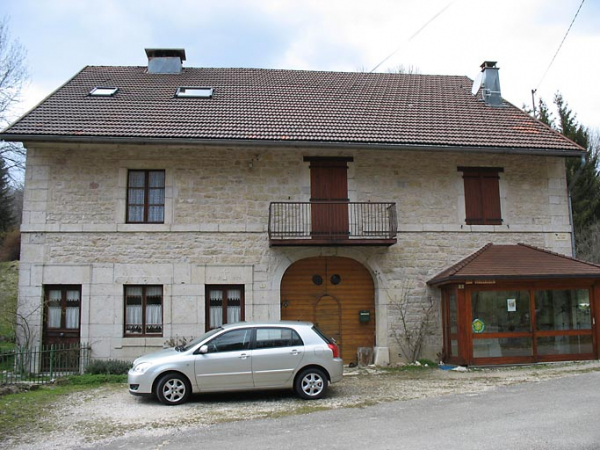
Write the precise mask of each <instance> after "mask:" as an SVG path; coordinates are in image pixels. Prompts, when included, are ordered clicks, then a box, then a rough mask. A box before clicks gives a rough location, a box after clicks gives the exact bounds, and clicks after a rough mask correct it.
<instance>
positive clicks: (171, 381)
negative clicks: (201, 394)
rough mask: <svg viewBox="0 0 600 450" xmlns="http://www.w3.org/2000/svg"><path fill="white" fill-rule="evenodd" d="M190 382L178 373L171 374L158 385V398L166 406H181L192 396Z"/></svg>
mask: <svg viewBox="0 0 600 450" xmlns="http://www.w3.org/2000/svg"><path fill="white" fill-rule="evenodd" d="M190 391H191V388H190V384H189V382H188V380H187V379H186V378H185V377H184V376H183V375H179V374H177V373H169V374H167V375H165V376H164V377H162V378H161V379H160V380H159V381H158V383H157V385H156V397H158V400H159V401H160V402H161V403H162V404H164V405H169V406H173V405H180V404H181V403H183V402H185V401H186V400H187V399H188V397H189V396H190Z"/></svg>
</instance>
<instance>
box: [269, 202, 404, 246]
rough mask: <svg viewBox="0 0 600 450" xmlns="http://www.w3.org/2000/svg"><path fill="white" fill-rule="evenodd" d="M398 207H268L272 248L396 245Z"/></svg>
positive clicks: (334, 204)
mask: <svg viewBox="0 0 600 450" xmlns="http://www.w3.org/2000/svg"><path fill="white" fill-rule="evenodd" d="M397 230H398V219H397V216H396V204H395V203H371V202H357V203H351V202H342V201H320V202H273V203H271V205H270V206H269V243H270V245H271V246H308V245H320V246H324V245H325V246H334V245H335V246H341V245H379V246H390V245H393V244H395V243H396V233H397Z"/></svg>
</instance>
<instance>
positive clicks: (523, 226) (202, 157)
mask: <svg viewBox="0 0 600 450" xmlns="http://www.w3.org/2000/svg"><path fill="white" fill-rule="evenodd" d="M27 147H28V160H27V172H26V186H25V205H24V215H23V226H22V231H23V244H22V246H23V247H22V262H21V276H20V305H21V311H22V312H26V313H27V314H29V317H30V320H31V324H32V325H33V326H34V327H36V328H37V330H38V335H39V330H40V328H39V327H40V326H41V320H42V318H41V307H40V305H41V299H42V292H43V286H44V285H47V284H80V285H81V286H82V320H81V333H82V340H83V341H89V342H91V343H92V348H93V356H95V357H100V358H134V357H136V356H138V355H139V354H141V353H144V352H146V351H148V349H149V348H150V347H161V346H162V345H163V343H164V342H165V341H166V340H168V339H169V338H171V337H175V336H185V337H189V336H197V335H198V334H199V333H200V332H201V331H202V330H204V325H205V317H204V316H205V312H204V311H205V308H204V304H205V285H206V284H243V285H244V287H245V295H246V318H247V319H257V320H263V319H264V320H267V319H268V320H276V319H278V318H279V285H280V282H281V278H282V276H283V274H284V272H285V270H286V269H287V268H288V267H289V265H290V264H292V263H293V262H295V261H297V260H299V259H302V258H306V257H312V256H319V255H328V256H335V255H338V256H344V257H350V258H354V259H356V260H357V261H359V262H361V263H362V264H363V265H365V267H367V268H368V270H369V271H370V272H371V274H372V276H373V279H374V281H375V289H376V298H375V304H376V308H377V345H378V346H380V347H392V350H391V354H392V359H394V357H395V355H396V354H397V349H394V345H395V344H394V342H393V339H391V337H390V333H391V327H393V326H394V324H395V323H396V321H397V317H395V316H394V314H392V313H391V310H390V307H389V305H390V302H391V301H393V300H394V299H397V298H398V296H400V295H402V289H403V286H404V285H406V282H407V281H409V282H410V283H412V285H413V286H414V289H413V291H414V292H413V293H412V295H413V297H414V298H417V299H418V298H421V299H424V298H427V296H431V297H433V298H434V299H435V300H436V301H437V300H439V295H440V294H439V291H438V290H437V289H429V288H428V287H427V286H426V284H425V282H426V281H427V280H428V279H429V278H431V277H432V276H434V275H435V274H436V273H438V272H440V271H441V270H443V269H444V268H446V267H447V266H449V265H451V264H453V263H454V262H456V261H458V260H460V259H462V258H464V257H465V256H467V255H468V254H470V253H472V252H474V251H476V250H478V249H479V248H481V247H482V246H483V245H485V244H487V243H489V242H494V243H517V242H524V243H529V244H533V245H536V246H539V247H543V248H548V249H550V250H553V251H556V252H560V253H565V254H570V225H569V215H568V206H567V196H566V181H565V173H564V160H563V159H562V158H550V157H541V156H523V155H521V156H514V155H513V156H510V155H493V154H489V155H485V154H473V153H443V152H437V153H436V152H417V151H406V150H396V151H381V150H377V151H375V150H366V149H352V150H346V151H342V150H327V149H317V148H310V149H301V148H300V149H291V148H285V149H283V148H261V147H251V148H250V147H245V148H216V147H214V148H211V147H173V148H171V147H161V146H156V147H153V146H122V145H114V146H92V145H55V146H51V145H40V144H30V145H28V146H27ZM304 156H350V157H353V162H351V163H349V171H348V189H349V197H350V200H351V201H361V202H368V201H372V202H396V204H397V211H398V221H399V233H398V243H397V244H395V245H393V246H391V247H316V248H313V247H269V242H268V237H267V227H268V210H269V203H270V202H274V201H308V200H309V198H310V174H309V169H308V163H306V162H304V161H303V157H304ZM457 166H494V167H503V168H504V172H502V173H501V176H500V194H501V203H502V215H503V219H504V221H503V224H502V225H499V226H467V225H465V223H464V217H465V206H464V192H463V180H462V173H461V172H459V171H457ZM128 169H164V170H165V171H166V201H165V213H166V214H165V215H166V217H165V223H164V224H159V225H134V224H126V223H125V205H126V184H127V170H128ZM126 284H162V285H163V286H164V323H165V328H164V333H163V334H164V336H163V337H161V338H124V337H123V315H124V306H123V286H124V285H126ZM415 311H418V308H416V309H415ZM415 320H418V319H415ZM440 332H441V326H438V327H437V329H436V330H435V333H434V335H433V336H432V337H431V338H430V339H429V347H428V348H427V350H426V355H428V356H430V357H433V356H435V354H436V353H437V352H438V351H439V350H440V346H441V344H440V342H441V339H440Z"/></svg>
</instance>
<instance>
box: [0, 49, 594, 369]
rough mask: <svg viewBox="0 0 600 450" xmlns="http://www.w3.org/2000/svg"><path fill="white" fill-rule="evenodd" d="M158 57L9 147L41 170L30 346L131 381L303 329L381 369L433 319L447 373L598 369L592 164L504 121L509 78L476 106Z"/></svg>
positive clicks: (109, 73)
mask: <svg viewBox="0 0 600 450" xmlns="http://www.w3.org/2000/svg"><path fill="white" fill-rule="evenodd" d="M146 53H147V56H148V66H147V67H85V68H84V69H82V70H81V71H80V72H79V73H78V74H76V75H75V76H74V77H73V78H72V79H70V80H69V81H67V82H66V83H65V84H64V85H63V86H61V87H60V88H58V89H57V90H56V91H55V92H54V93H53V94H51V95H50V96H49V97H48V98H47V99H45V100H44V101H43V102H42V103H41V104H40V105H38V106H37V107H36V108H34V109H33V110H32V111H31V112H29V113H27V114H26V115H25V116H24V117H22V118H21V119H20V120H18V121H17V122H16V123H14V124H13V125H11V126H10V127H9V128H7V129H6V130H4V131H3V132H2V134H1V135H0V137H1V138H2V139H5V140H12V141H21V142H23V143H24V145H25V146H26V148H27V169H26V182H25V205H24V213H23V223H22V228H21V230H22V253H21V265H20V282H19V308H20V314H21V315H22V316H23V317H27V318H28V321H29V325H30V328H31V330H32V333H33V341H34V342H36V343H42V344H51V343H56V342H89V343H90V344H91V347H92V354H93V356H94V357H96V358H118V359H132V358H134V357H137V356H139V355H140V354H142V353H145V352H148V351H150V350H153V349H156V348H161V347H163V345H165V343H166V342H168V341H170V342H174V341H177V340H178V339H181V338H189V337H191V336H198V335H199V334H201V333H202V332H204V331H205V330H208V329H211V328H213V327H216V326H219V325H220V324H222V323H228V322H235V321H240V320H279V319H289V320H309V321H313V322H316V323H317V324H318V325H319V327H320V328H321V329H322V330H323V331H324V332H326V333H327V334H329V335H331V336H333V337H335V338H336V340H337V341H338V343H339V344H340V347H341V350H342V355H343V358H344V360H345V361H346V362H348V363H349V362H353V361H355V360H356V358H357V356H356V355H357V350H358V349H359V348H372V349H374V354H375V360H376V362H378V363H381V364H385V363H386V362H388V361H390V360H391V361H395V360H397V359H398V358H399V357H400V358H406V357H408V355H407V352H406V350H404V349H403V348H402V347H401V346H400V343H401V340H400V341H399V340H397V339H396V337H397V336H398V334H399V333H400V334H402V329H401V326H400V324H401V323H402V322H403V321H406V322H407V323H408V325H409V326H414V325H415V324H419V323H420V321H422V320H423V311H424V310H425V309H426V307H427V305H429V304H432V305H433V306H434V314H433V315H432V316H431V317H429V319H431V323H430V326H429V329H428V332H427V334H426V336H425V342H424V352H423V355H424V356H428V357H430V358H435V357H436V356H437V355H440V356H441V357H442V358H444V359H445V360H447V361H453V362H456V363H467V364H476V363H489V364H493V363H498V362H528V361H541V360H555V359H576V358H580V359H586V358H592V357H597V356H598V347H597V344H596V342H597V341H598V339H597V336H596V334H597V329H596V326H595V322H594V321H593V320H592V319H593V318H594V317H595V315H596V314H597V311H598V309H599V308H598V307H597V306H596V305H595V303H594V302H596V301H598V299H599V298H600V295H599V292H598V284H597V280H598V279H599V277H600V268H598V267H596V266H592V265H590V264H586V263H583V262H579V261H576V260H573V259H571V258H569V256H571V240H572V227H571V223H570V217H569V200H568V189H567V184H566V177H565V159H566V158H568V157H581V155H582V152H583V149H581V148H580V147H578V146H577V145H575V144H574V143H572V142H571V141H569V140H567V139H566V138H564V137H563V136H561V135H560V134H558V133H556V132H554V131H552V130H550V129H549V128H547V127H546V126H545V125H543V124H541V123H540V122H538V121H536V120H534V119H532V118H531V117H529V116H528V115H527V114H525V113H524V112H522V111H520V110H519V109H518V108H516V107H514V106H513V105H511V104H509V103H508V102H506V101H504V100H503V99H502V98H501V96H500V88H499V82H498V69H497V67H496V66H495V63H490V62H486V63H484V65H482V75H483V82H482V85H481V86H476V87H475V88H474V89H473V91H475V93H474V94H473V93H472V85H473V82H472V81H471V80H470V79H468V78H467V77H463V76H431V75H414V74H411V75H406V74H381V73H348V72H313V71H292V70H263V69H209V68H187V67H184V64H183V62H184V61H185V51H184V50H181V49H147V50H146ZM518 243H523V244H526V245H521V246H519V245H517V244H518ZM492 244H493V245H492ZM524 249H525V250H527V251H531V252H534V253H535V255H537V257H533V258H531V257H529V256H530V255H529V254H525V253H524V252H523V250H524ZM497 250H502V251H501V252H500V254H498V251H497ZM481 257H483V258H488V259H487V260H486V261H487V264H479V263H478V261H479V258H481ZM489 258H491V259H489ZM556 261H560V262H562V263H563V264H560V263H557V264H554V262H556ZM555 266H556V267H558V268H555ZM515 267H516V268H517V270H516V271H515V270H512V271H510V270H509V269H510V268H513V269H514V268H515ZM548 267H554V268H555V269H556V270H550V271H549V270H547V268H548ZM469 268H471V269H473V271H471V272H469ZM502 268H504V269H506V270H504V269H502ZM404 301H407V303H406V304H404V303H403V302H404ZM403 306H406V308H403ZM540 309H542V310H543V313H544V314H545V315H544V317H545V318H544V321H543V323H544V327H546V328H544V329H543V330H542V329H540V328H539V326H540V324H541V323H542V321H541V319H538V322H536V321H535V317H536V316H538V317H539V315H538V311H539V310H540ZM563 310H564V311H563ZM561 311H562V312H561ZM517 314H519V320H517V319H515V317H516V315H517ZM561 314H562V315H561ZM563 316H564V317H563ZM565 320H566V322H565ZM559 322H560V323H559ZM565 323H566V325H565ZM400 339H401V338H400Z"/></svg>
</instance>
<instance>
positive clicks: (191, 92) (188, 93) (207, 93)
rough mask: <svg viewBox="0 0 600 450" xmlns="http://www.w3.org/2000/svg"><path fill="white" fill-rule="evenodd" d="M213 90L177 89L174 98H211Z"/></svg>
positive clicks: (208, 88) (204, 88) (202, 88)
mask: <svg viewBox="0 0 600 450" xmlns="http://www.w3.org/2000/svg"><path fill="white" fill-rule="evenodd" d="M213 91H214V89H213V88H211V87H183V86H182V87H179V88H177V92H176V93H175V97H188V98H211V97H212V95H213Z"/></svg>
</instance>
